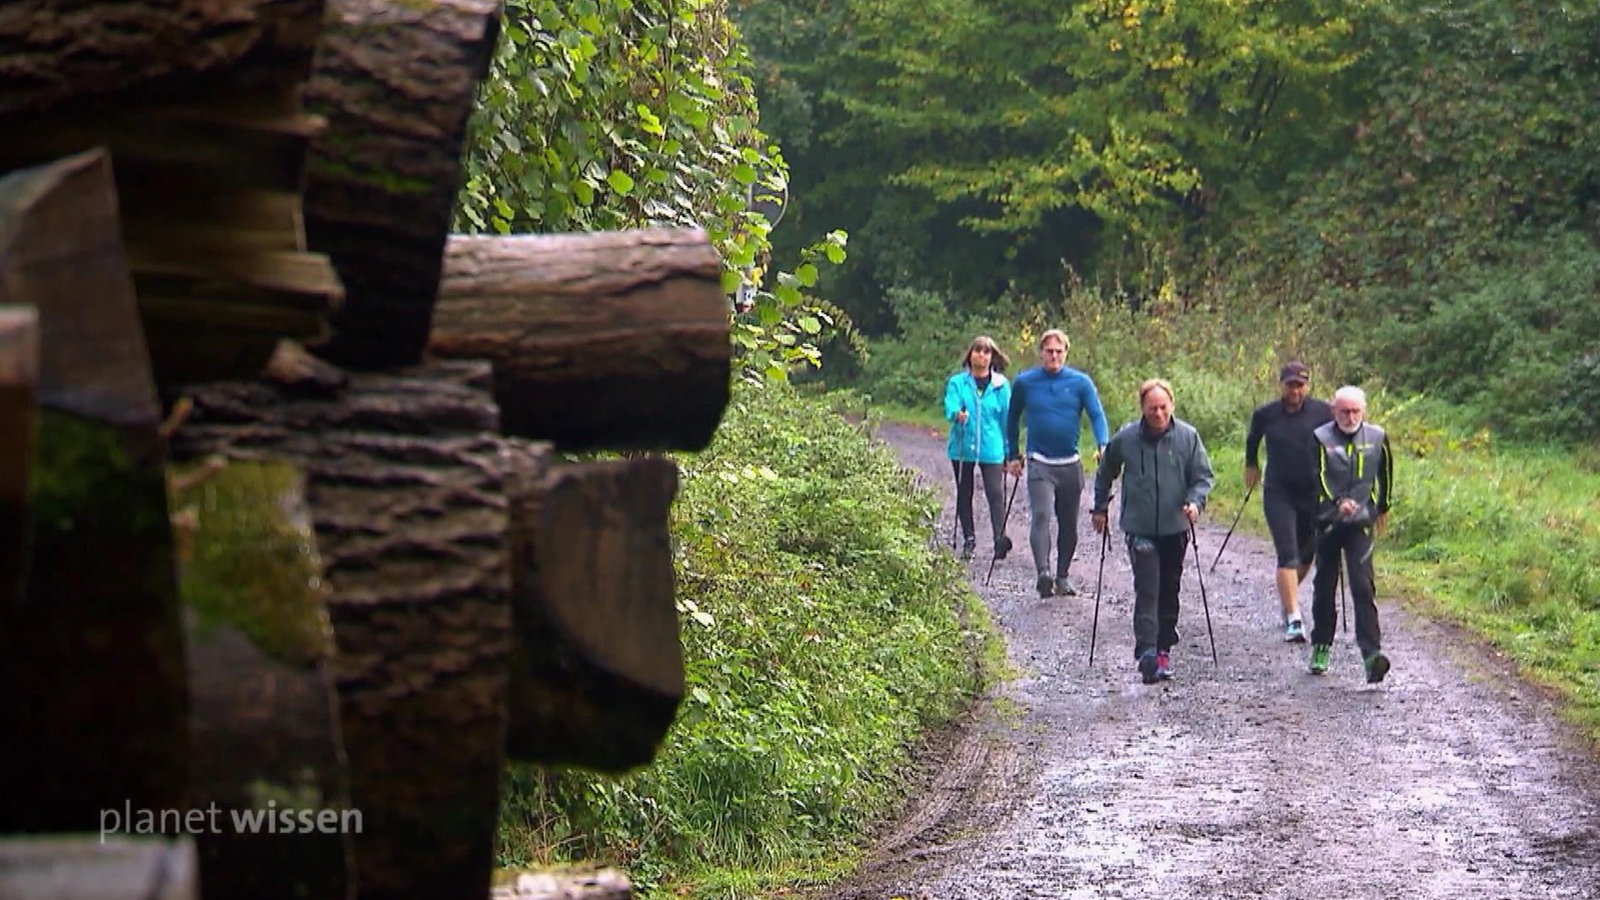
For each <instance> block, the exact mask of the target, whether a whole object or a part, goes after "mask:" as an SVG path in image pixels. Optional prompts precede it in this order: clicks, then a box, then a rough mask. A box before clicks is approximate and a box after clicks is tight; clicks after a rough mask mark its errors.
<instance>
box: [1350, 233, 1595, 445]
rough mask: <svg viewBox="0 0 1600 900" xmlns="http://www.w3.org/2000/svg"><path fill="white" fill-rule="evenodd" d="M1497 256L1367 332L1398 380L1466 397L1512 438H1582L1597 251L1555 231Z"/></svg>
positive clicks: (1591, 366)
mask: <svg viewBox="0 0 1600 900" xmlns="http://www.w3.org/2000/svg"><path fill="white" fill-rule="evenodd" d="M1499 255H1500V256H1501V257H1502V259H1503V260H1504V261H1502V262H1497V263H1494V264H1483V265H1474V266H1468V267H1463V268H1461V269H1459V270H1457V271H1456V272H1453V273H1451V274H1450V276H1449V277H1448V278H1444V279H1442V280H1441V282H1440V285H1439V297H1438V299H1437V300H1436V301H1435V303H1434V305H1433V309H1432V310H1431V311H1430V312H1429V313H1428V314H1427V315H1425V316H1420V317H1417V318H1414V319H1411V320H1406V319H1397V320H1392V321H1390V322H1387V323H1384V325H1382V326H1381V327H1380V329H1379V330H1378V332H1377V333H1376V335H1375V344H1376V346H1377V347H1378V348H1379V352H1381V353H1382V354H1383V357H1384V358H1385V359H1387V360H1390V361H1392V362H1394V363H1398V364H1400V366H1402V367H1403V371H1404V372H1405V382H1406V383H1407V384H1408V385H1410V386H1414V387H1417V388H1420V389H1424V390H1429V391H1432V392H1433V393H1435V394H1436V395H1437V396H1440V397H1442V398H1445V399H1448V400H1451V401H1454V402H1458V403H1462V404H1466V405H1467V406H1468V407H1469V411H1470V412H1471V413H1472V417H1473V418H1474V419H1476V420H1477V421H1480V422H1484V423H1487V424H1490V425H1493V426H1495V427H1496V428H1497V429H1498V430H1499V431H1501V432H1502V433H1503V434H1506V435H1509V436H1513V437H1528V438H1537V437H1540V436H1546V435H1549V436H1558V437H1565V438H1583V437H1587V436H1590V435H1593V434H1595V433H1596V432H1597V429H1600V393H1597V392H1600V379H1597V377H1596V362H1597V361H1600V304H1597V303H1596V302H1595V297H1594V293H1595V279H1596V277H1597V275H1600V251H1597V250H1596V248H1595V247H1594V246H1593V245H1592V244H1591V243H1590V242H1589V241H1588V240H1587V239H1585V238H1582V237H1580V236H1578V235H1575V234H1571V233H1556V234H1554V235H1552V236H1551V237H1550V238H1548V239H1545V240H1540V241H1527V242H1522V243H1517V244H1510V245H1508V246H1506V247H1504V248H1502V250H1501V252H1500V254H1499Z"/></svg>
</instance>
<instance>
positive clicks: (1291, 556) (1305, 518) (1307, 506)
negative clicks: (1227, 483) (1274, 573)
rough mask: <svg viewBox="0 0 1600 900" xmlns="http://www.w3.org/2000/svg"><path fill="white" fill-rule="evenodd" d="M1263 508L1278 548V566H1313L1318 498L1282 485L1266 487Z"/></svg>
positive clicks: (1282, 567)
mask: <svg viewBox="0 0 1600 900" xmlns="http://www.w3.org/2000/svg"><path fill="white" fill-rule="evenodd" d="M1261 511H1262V512H1263V513H1264V514H1266V517H1267V530H1268V531H1271V532H1272V546H1273V547H1275V548H1277V551H1278V568H1280V569H1294V568H1298V567H1302V566H1309V565H1311V561H1312V560H1313V559H1316V556H1317V530H1316V525H1317V523H1316V518H1317V506H1316V501H1315V500H1314V499H1312V498H1311V497H1302V496H1300V495H1299V494H1298V493H1291V492H1289V491H1285V490H1282V489H1281V488H1271V487H1269V488H1263V489H1262V490H1261Z"/></svg>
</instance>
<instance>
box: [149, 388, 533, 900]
mask: <svg viewBox="0 0 1600 900" xmlns="http://www.w3.org/2000/svg"><path fill="white" fill-rule="evenodd" d="M488 378H489V370H488V366H487V365H484V364H468V363H453V364H443V365H437V366H431V367H427V368H420V369H415V370H406V371H402V372H399V373H395V374H387V375H355V376H353V377H352V378H351V380H350V382H349V385H348V386H347V388H346V389H345V391H344V393H343V395H342V396H339V397H336V398H331V399H304V398H296V397H293V396H290V395H287V394H286V393H284V392H283V391H281V390H280V389H278V388H276V387H274V386H272V385H268V384H265V383H219V384H207V385H200V386H197V387H195V388H194V389H193V390H192V392H191V394H190V396H191V397H192V398H193V400H194V404H195V405H194V414H193V416H192V418H191V419H190V421H189V423H188V424H186V425H185V426H184V427H183V428H182V429H181V430H179V431H178V433H177V434H176V435H175V438H174V439H175V444H174V446H175V448H176V449H177V450H178V451H180V452H182V453H183V454H184V455H185V456H187V457H191V458H192V457H194V456H197V455H201V454H208V453H219V454H221V455H223V456H225V457H228V458H230V459H282V460H287V461H290V462H293V463H294V464H296V465H298V466H300V467H301V468H303V469H304V470H305V472H306V474H307V477H308V492H307V494H308V500H309V503H310V506H311V511H312V519H313V524H314V527H315V530H316V537H317V545H318V549H319V551H320V552H321V554H322V559H323V563H324V569H325V572H326V575H325V580H326V582H327V586H328V590H329V601H328V602H329V612H330V614H331V618H332V621H333V628H334V637H335V640H336V643H337V645H338V660H337V666H336V669H337V672H338V676H339V680H338V687H339V695H340V718H341V721H342V723H343V727H344V738H345V747H346V751H347V753H348V755H349V762H350V771H351V800H352V803H353V806H354V808H355V809H358V810H360V811H361V813H362V832H361V834H359V835H357V836H356V838H355V845H356V865H357V869H358V871H359V873H360V876H359V877H360V896H361V897H362V898H363V900H370V898H388V897H394V898H402V897H418V898H421V897H444V898H449V897H463V898H467V897H470V898H472V900H481V898H482V897H483V896H484V895H485V893H486V892H487V891H488V889H489V873H490V870H491V868H492V865H493V861H494V857H493V847H494V837H495V827H496V821H497V815H498V803H499V777H500V771H501V768H502V764H503V762H504V759H505V749H504V748H505V735H506V687H507V674H506V673H507V665H508V654H509V650H510V639H509V633H510V627H511V616H510V603H509V591H510V581H509V573H508V572H507V566H506V561H505V553H504V550H503V541H504V536H505V532H506V501H505V496H504V484H503V479H504V475H505V472H504V469H505V465H506V463H505V460H504V458H503V443H504V442H503V441H502V440H501V439H500V438H499V437H497V436H496V435H494V434H492V433H491V432H492V431H493V429H494V428H495V425H496V422H495V408H494V404H493V402H492V401H491V400H490V398H489V395H488V392H487V381H488Z"/></svg>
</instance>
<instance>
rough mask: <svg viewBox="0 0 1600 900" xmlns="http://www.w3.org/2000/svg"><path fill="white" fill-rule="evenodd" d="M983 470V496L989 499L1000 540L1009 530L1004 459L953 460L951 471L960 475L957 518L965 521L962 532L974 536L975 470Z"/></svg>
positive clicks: (959, 520) (990, 514)
mask: <svg viewBox="0 0 1600 900" xmlns="http://www.w3.org/2000/svg"><path fill="white" fill-rule="evenodd" d="M975 468H976V469H981V470H982V471H983V496H984V499H986V500H988V501H989V527H990V528H991V529H993V531H994V539H995V540H996V541H999V540H1000V536H1001V535H1003V534H1005V533H1006V532H1005V514H1006V498H1005V473H1006V467H1005V464H1004V463H971V462H961V461H959V460H954V459H952V460H950V471H951V472H952V473H954V474H955V476H956V521H958V522H960V523H961V536H962V537H964V538H973V532H974V530H975V529H974V526H973V524H972V489H973V487H974V485H973V482H974V481H975V480H976V479H974V478H973V474H972V470H973V469H975Z"/></svg>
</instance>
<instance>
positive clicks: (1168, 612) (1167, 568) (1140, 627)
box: [1127, 531, 1189, 659]
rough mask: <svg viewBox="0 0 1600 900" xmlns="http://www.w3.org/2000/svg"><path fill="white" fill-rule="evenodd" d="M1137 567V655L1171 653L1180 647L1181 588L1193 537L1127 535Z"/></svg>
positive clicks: (1134, 596)
mask: <svg viewBox="0 0 1600 900" xmlns="http://www.w3.org/2000/svg"><path fill="white" fill-rule="evenodd" d="M1127 542H1128V560H1129V561H1130V562H1132V563H1133V655H1134V658H1136V659H1137V658H1138V657H1139V656H1141V655H1143V654H1144V652H1145V651H1146V650H1171V649H1172V646H1173V645H1174V644H1176V643H1178V587H1179V585H1180V584H1181V583H1182V581H1183V556H1184V553H1185V552H1186V551H1187V550H1188V549H1189V533H1188V532H1186V531H1180V532H1178V533H1177V534H1168V535H1162V536H1160V537H1140V536H1138V535H1132V534H1130V535H1127Z"/></svg>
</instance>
